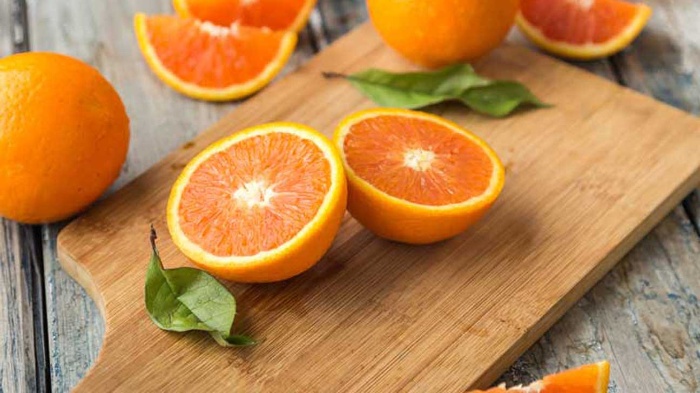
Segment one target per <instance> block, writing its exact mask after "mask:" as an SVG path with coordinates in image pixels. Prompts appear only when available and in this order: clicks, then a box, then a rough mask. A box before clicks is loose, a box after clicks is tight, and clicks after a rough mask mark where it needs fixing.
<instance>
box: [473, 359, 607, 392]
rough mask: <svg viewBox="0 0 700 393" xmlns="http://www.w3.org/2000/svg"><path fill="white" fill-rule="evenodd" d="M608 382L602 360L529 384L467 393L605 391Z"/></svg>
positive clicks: (605, 367)
mask: <svg viewBox="0 0 700 393" xmlns="http://www.w3.org/2000/svg"><path fill="white" fill-rule="evenodd" d="M609 382H610V363H608V362H607V361H603V362H598V363H593V364H589V365H586V366H582V367H579V368H575V369H572V370H567V371H564V372H561V373H558V374H554V375H548V376H546V377H544V379H542V380H541V381H537V382H534V383H532V384H530V385H529V386H516V387H512V388H510V389H506V388H505V386H503V385H502V386H499V387H495V388H491V389H489V390H485V391H484V390H474V391H471V392H468V393H502V392H513V393H607V391H608V383H609Z"/></svg>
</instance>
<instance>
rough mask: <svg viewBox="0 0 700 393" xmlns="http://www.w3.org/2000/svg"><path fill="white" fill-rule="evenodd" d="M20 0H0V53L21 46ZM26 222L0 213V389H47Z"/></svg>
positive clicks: (34, 257) (39, 298)
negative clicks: (14, 220) (10, 218)
mask: <svg viewBox="0 0 700 393" xmlns="http://www.w3.org/2000/svg"><path fill="white" fill-rule="evenodd" d="M23 6H24V4H23V2H20V1H16V0H15V1H13V0H0V57H3V56H7V55H9V54H11V53H13V52H17V51H22V50H25V49H26V41H25V37H26V31H25V27H26V26H25V25H24V22H25V19H24V15H25V14H24V8H23ZM35 235H36V234H35V232H34V229H33V228H32V227H29V226H24V225H20V224H17V223H15V222H12V221H9V220H3V219H0V337H2V341H0V392H36V391H38V392H45V391H46V390H47V378H46V377H47V375H46V374H45V373H44V371H45V370H46V357H45V352H44V351H45V347H44V344H45V340H44V323H43V322H44V321H43V319H44V317H43V285H42V277H41V268H40V260H39V257H40V252H41V250H40V249H38V247H36V245H37V243H36V241H35V240H36V238H35Z"/></svg>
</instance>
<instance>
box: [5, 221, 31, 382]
mask: <svg viewBox="0 0 700 393" xmlns="http://www.w3.org/2000/svg"><path fill="white" fill-rule="evenodd" d="M27 231H31V229H30V228H27V227H22V226H20V225H19V224H16V223H13V222H10V221H7V220H2V219H0V283H2V285H0V305H1V307H0V337H2V340H1V341H0V392H34V391H36V390H38V388H39V384H38V383H39V380H40V378H41V376H40V373H41V370H37V359H36V355H35V345H36V344H35V339H36V337H35V331H34V307H33V305H34V303H33V300H34V287H33V283H34V280H35V277H34V276H33V275H32V270H31V264H32V262H33V261H32V260H30V256H32V255H36V254H35V253H34V250H32V249H30V248H31V247H33V246H32V245H33V242H32V241H31V240H30V239H31V233H29V234H27ZM39 304H41V302H39ZM39 333H40V334H41V332H39ZM39 341H40V342H41V339H39Z"/></svg>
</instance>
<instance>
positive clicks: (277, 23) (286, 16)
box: [185, 0, 308, 30]
mask: <svg viewBox="0 0 700 393" xmlns="http://www.w3.org/2000/svg"><path fill="white" fill-rule="evenodd" d="M307 1H308V0H185V2H186V4H187V9H188V11H189V13H190V14H191V15H192V16H194V17H196V18H198V19H201V20H206V21H209V22H212V23H215V24H217V25H220V26H230V25H231V24H232V23H233V22H236V21H238V22H240V24H242V25H245V26H253V27H267V28H270V29H272V30H287V29H289V28H290V27H291V26H292V24H293V23H294V22H295V21H296V18H297V16H298V15H299V13H300V12H301V11H302V10H303V9H304V6H305V5H306V3H307Z"/></svg>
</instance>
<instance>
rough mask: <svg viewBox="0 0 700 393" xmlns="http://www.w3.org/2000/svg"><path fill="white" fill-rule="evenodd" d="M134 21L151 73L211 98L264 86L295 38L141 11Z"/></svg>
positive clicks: (227, 97) (230, 97)
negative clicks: (152, 14)
mask: <svg viewBox="0 0 700 393" xmlns="http://www.w3.org/2000/svg"><path fill="white" fill-rule="evenodd" d="M134 25H135V29H136V36H137V39H138V42H139V47H140V48H141V52H142V53H143V56H144V57H145V58H146V61H147V62H148V65H149V66H150V67H151V69H152V70H153V72H155V74H156V75H157V76H158V77H159V78H160V79H161V80H163V82H165V83H167V84H168V85H169V86H171V87H172V88H173V89H175V90H176V91H178V92H180V93H182V94H185V95H187V96H189V97H192V98H197V99H202V100H209V101H228V100H233V99H238V98H242V97H245V96H248V95H250V94H253V93H255V92H256V91H258V90H260V89H261V88H263V87H264V86H265V85H267V84H268V83H269V82H270V81H271V80H272V79H273V78H274V77H275V76H276V75H277V74H278V73H279V72H280V71H281V70H282V67H284V65H285V64H286V62H287V60H288V59H289V57H290V56H291V54H292V52H293V51H294V47H295V46H296V42H297V35H296V33H293V32H283V31H281V32H274V31H270V30H269V29H259V28H255V27H244V26H239V25H238V24H234V25H232V26H231V27H221V26H216V25H214V24H212V23H210V22H200V21H197V20H195V19H191V18H180V17H177V16H146V15H143V14H137V15H136V16H135V18H134Z"/></svg>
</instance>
